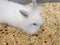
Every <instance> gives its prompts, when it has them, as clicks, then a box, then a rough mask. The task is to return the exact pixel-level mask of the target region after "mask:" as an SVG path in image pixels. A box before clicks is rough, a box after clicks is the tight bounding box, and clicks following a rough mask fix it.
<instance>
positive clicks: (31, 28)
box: [23, 26, 40, 35]
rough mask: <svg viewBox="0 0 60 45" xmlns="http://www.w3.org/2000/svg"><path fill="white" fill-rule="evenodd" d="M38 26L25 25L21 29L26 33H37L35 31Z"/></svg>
mask: <svg viewBox="0 0 60 45" xmlns="http://www.w3.org/2000/svg"><path fill="white" fill-rule="evenodd" d="M39 28H40V27H34V26H31V27H29V26H28V27H25V28H23V31H25V32H26V33H28V34H31V35H32V34H35V33H37V31H38V30H39Z"/></svg>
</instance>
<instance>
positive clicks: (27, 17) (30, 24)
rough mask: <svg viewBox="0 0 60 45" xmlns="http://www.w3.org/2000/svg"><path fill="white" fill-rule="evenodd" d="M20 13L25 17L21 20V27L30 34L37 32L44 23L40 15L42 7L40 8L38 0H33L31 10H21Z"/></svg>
mask: <svg viewBox="0 0 60 45" xmlns="http://www.w3.org/2000/svg"><path fill="white" fill-rule="evenodd" d="M20 13H21V14H22V16H23V17H24V19H23V21H22V22H21V28H22V29H23V30H24V31H25V32H27V33H29V34H34V33H36V32H37V31H38V30H39V28H40V26H41V25H42V24H43V19H42V17H41V15H40V13H41V9H40V8H38V6H37V3H36V0H32V8H30V10H29V11H26V10H20Z"/></svg>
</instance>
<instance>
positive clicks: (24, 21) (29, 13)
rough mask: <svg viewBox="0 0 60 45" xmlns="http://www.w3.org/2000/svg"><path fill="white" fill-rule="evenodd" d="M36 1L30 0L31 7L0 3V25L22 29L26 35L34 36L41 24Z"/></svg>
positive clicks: (39, 11) (7, 2) (13, 3)
mask: <svg viewBox="0 0 60 45" xmlns="http://www.w3.org/2000/svg"><path fill="white" fill-rule="evenodd" d="M40 13H41V8H38V6H37V3H36V0H32V7H25V6H24V5H22V4H18V3H15V2H11V1H0V23H7V24H8V25H11V26H14V27H17V28H19V29H22V30H23V31H24V32H26V33H28V34H35V33H37V31H38V30H39V28H40V26H41V25H42V24H43V19H42V16H41V15H40Z"/></svg>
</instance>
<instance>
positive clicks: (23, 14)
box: [20, 10, 28, 18]
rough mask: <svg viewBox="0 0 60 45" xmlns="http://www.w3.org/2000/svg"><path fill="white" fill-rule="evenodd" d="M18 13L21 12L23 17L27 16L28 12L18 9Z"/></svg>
mask: <svg viewBox="0 0 60 45" xmlns="http://www.w3.org/2000/svg"><path fill="white" fill-rule="evenodd" d="M20 13H21V14H22V16H24V17H25V18H27V17H28V12H27V11H24V10H20Z"/></svg>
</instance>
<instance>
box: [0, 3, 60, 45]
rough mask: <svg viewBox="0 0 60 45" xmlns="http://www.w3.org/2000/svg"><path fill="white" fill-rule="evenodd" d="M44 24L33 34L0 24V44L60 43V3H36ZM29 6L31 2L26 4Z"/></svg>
mask: <svg viewBox="0 0 60 45" xmlns="http://www.w3.org/2000/svg"><path fill="white" fill-rule="evenodd" d="M38 5H39V7H41V8H42V9H43V11H42V13H41V15H42V17H43V19H44V24H43V25H42V26H41V28H40V30H39V31H38V32H37V33H36V34H35V35H28V34H26V33H24V32H22V31H21V30H20V29H17V28H15V27H12V26H8V25H5V24H0V45H60V38H59V37H60V3H44V4H38ZM28 6H31V4H28Z"/></svg>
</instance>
